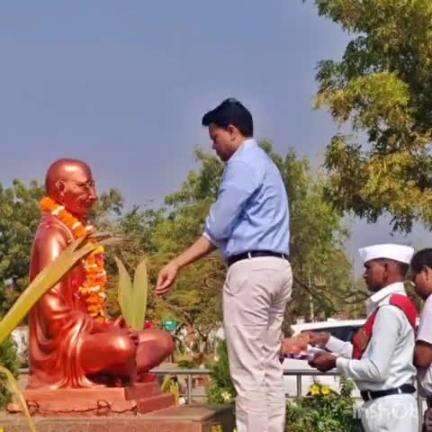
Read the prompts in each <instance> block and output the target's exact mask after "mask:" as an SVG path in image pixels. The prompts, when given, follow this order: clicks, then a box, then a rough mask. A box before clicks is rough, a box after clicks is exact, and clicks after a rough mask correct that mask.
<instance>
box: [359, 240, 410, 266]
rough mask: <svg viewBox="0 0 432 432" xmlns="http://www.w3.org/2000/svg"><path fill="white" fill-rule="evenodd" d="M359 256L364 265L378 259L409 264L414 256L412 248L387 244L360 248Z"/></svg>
mask: <svg viewBox="0 0 432 432" xmlns="http://www.w3.org/2000/svg"><path fill="white" fill-rule="evenodd" d="M359 254H360V258H361V259H362V260H363V262H364V263H366V262H368V261H371V260H374V259H378V258H387V259H391V260H394V261H399V262H401V263H404V264H409V263H410V262H411V258H412V257H413V255H414V248H412V247H410V246H404V245H399V244H391V243H387V244H378V245H373V246H367V247H364V248H361V249H359Z"/></svg>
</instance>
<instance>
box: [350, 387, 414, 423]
mask: <svg viewBox="0 0 432 432" xmlns="http://www.w3.org/2000/svg"><path fill="white" fill-rule="evenodd" d="M359 411H360V418H361V421H362V425H363V428H364V430H365V432H384V431H391V432H417V431H418V427H419V426H418V422H419V418H418V407H417V400H416V398H415V396H414V395H412V394H395V395H390V396H384V397H381V398H377V399H373V400H371V401H368V402H365V404H364V405H363V406H362V407H361V408H360V410H359Z"/></svg>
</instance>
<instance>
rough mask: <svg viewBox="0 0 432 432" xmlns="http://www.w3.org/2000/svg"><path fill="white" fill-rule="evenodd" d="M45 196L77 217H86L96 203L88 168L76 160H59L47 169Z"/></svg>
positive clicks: (92, 181)
mask: <svg viewBox="0 0 432 432" xmlns="http://www.w3.org/2000/svg"><path fill="white" fill-rule="evenodd" d="M45 188H46V191H47V194H48V195H49V196H50V197H51V198H53V199H54V200H55V201H57V202H58V203H60V204H62V205H64V206H65V208H66V209H67V210H68V211H70V212H71V213H73V214H75V215H76V216H77V217H79V218H81V219H83V218H85V217H86V216H87V214H88V212H89V210H90V208H91V206H92V205H93V203H94V202H95V201H96V190H95V184H94V180H93V176H92V172H91V170H90V167H89V166H88V165H87V164H86V163H85V162H82V161H80V160H77V159H59V160H57V161H55V162H54V163H53V164H51V166H50V167H49V168H48V171H47V174H46V177H45Z"/></svg>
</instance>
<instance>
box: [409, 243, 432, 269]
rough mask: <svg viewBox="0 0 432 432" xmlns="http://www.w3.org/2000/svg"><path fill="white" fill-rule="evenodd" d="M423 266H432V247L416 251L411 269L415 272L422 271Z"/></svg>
mask: <svg viewBox="0 0 432 432" xmlns="http://www.w3.org/2000/svg"><path fill="white" fill-rule="evenodd" d="M423 267H430V268H432V249H430V248H427V249H422V250H420V251H418V252H416V253H415V254H414V256H413V258H412V260H411V269H412V271H413V272H414V273H419V272H421V271H422V269H423Z"/></svg>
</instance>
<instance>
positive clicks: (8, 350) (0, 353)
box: [0, 338, 19, 409]
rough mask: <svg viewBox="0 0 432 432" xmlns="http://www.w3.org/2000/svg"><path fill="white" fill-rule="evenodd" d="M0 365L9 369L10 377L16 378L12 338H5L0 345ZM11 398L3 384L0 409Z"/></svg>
mask: <svg viewBox="0 0 432 432" xmlns="http://www.w3.org/2000/svg"><path fill="white" fill-rule="evenodd" d="M0 365H2V366H4V367H5V368H7V369H9V371H10V372H11V373H12V375H13V376H14V377H15V378H17V377H18V368H19V360H18V356H17V350H16V347H15V344H14V343H13V341H12V338H7V339H6V340H5V341H4V342H3V343H2V344H1V345H0ZM10 398H11V393H10V391H9V390H8V389H7V387H6V386H5V384H4V383H3V384H2V385H1V388H0V409H2V408H4V407H5V406H6V405H7V404H8V403H9V402H10Z"/></svg>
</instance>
